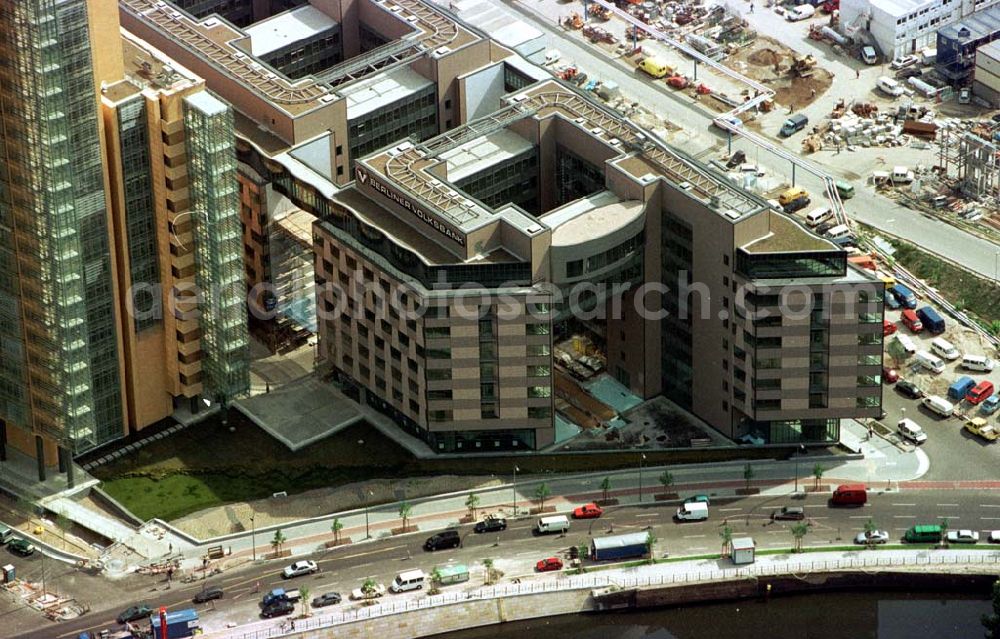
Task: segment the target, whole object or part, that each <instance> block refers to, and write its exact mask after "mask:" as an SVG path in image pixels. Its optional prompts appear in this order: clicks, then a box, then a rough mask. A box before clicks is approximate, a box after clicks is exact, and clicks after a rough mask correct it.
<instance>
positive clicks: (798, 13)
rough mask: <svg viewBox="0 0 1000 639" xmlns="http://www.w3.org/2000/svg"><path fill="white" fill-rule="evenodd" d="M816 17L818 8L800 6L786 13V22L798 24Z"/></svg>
mask: <svg viewBox="0 0 1000 639" xmlns="http://www.w3.org/2000/svg"><path fill="white" fill-rule="evenodd" d="M814 15H816V7H814V6H812V5H811V4H800V5H799V6H797V7H792V8H791V9H788V10H787V11H786V12H785V20H788V21H789V22H798V21H799V20H806V19H808V18H811V17H813V16H814Z"/></svg>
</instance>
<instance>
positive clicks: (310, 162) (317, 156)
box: [288, 131, 333, 183]
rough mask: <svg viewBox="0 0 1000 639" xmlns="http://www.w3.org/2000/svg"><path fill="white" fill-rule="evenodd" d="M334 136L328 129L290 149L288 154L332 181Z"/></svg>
mask: <svg viewBox="0 0 1000 639" xmlns="http://www.w3.org/2000/svg"><path fill="white" fill-rule="evenodd" d="M332 137H333V136H332V135H330V132H329V131H327V132H326V133H323V134H321V135H320V136H319V137H316V138H314V139H312V140H309V141H308V142H304V143H302V144H300V145H298V146H296V147H295V148H293V149H290V150H289V151H288V154H289V155H291V156H292V157H293V158H295V159H296V160H298V161H299V162H302V163H303V164H305V165H306V166H308V167H309V168H310V169H312V170H313V171H315V172H316V173H318V174H319V175H321V176H323V177H324V178H325V179H327V180H329V181H330V182H331V183H332V182H333V166H332V164H331V159H330V158H331V156H330V140H331V138H332Z"/></svg>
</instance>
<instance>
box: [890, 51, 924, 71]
mask: <svg viewBox="0 0 1000 639" xmlns="http://www.w3.org/2000/svg"><path fill="white" fill-rule="evenodd" d="M919 61H920V59H919V58H917V56H915V55H904V56H903V57H902V58H896V59H895V60H893V61H892V62H891V63H890V64H889V66H890V67H891V68H892V69H893V70H894V71H895V70H897V69H905V68H906V67H912V66H913V65H914V64H916V63H917V62H919Z"/></svg>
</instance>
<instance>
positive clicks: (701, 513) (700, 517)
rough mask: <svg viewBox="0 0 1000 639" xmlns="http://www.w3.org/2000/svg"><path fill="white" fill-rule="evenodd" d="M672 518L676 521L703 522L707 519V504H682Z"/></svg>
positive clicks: (696, 502)
mask: <svg viewBox="0 0 1000 639" xmlns="http://www.w3.org/2000/svg"><path fill="white" fill-rule="evenodd" d="M674 517H675V518H676V519H677V521H704V520H706V519H708V504H706V503H705V502H703V501H694V502H691V503H689V504H683V505H681V507H680V508H678V509H677V514H676V515H674Z"/></svg>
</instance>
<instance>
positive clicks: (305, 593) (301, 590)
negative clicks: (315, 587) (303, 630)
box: [299, 587, 312, 617]
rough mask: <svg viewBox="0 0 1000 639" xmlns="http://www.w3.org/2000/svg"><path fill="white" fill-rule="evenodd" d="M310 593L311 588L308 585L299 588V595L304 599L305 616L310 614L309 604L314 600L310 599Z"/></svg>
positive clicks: (303, 610) (303, 614)
mask: <svg viewBox="0 0 1000 639" xmlns="http://www.w3.org/2000/svg"><path fill="white" fill-rule="evenodd" d="M310 594H311V593H310V591H309V588H307V587H301V588H299V597H301V599H302V616H303V617H308V616H309V606H310V605H311V603H312V600H311V599H309V595H310Z"/></svg>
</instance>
